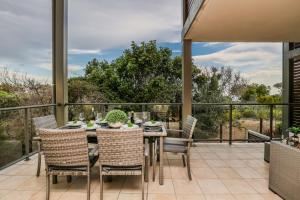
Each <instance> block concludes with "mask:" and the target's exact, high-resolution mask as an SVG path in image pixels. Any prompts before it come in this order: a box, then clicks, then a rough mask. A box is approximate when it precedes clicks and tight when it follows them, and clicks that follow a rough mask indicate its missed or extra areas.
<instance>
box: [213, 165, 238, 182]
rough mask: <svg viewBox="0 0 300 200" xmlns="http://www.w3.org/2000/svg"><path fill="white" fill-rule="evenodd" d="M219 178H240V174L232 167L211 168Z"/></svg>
mask: <svg viewBox="0 0 300 200" xmlns="http://www.w3.org/2000/svg"><path fill="white" fill-rule="evenodd" d="M212 170H213V171H214V172H215V174H216V175H217V176H218V178H219V179H240V178H241V176H240V175H239V174H238V173H236V171H234V170H233V169H232V168H229V167H227V168H220V167H219V168H212Z"/></svg>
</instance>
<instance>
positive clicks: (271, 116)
mask: <svg viewBox="0 0 300 200" xmlns="http://www.w3.org/2000/svg"><path fill="white" fill-rule="evenodd" d="M192 105H193V109H192V110H193V111H192V113H193V115H194V116H197V109H195V108H196V107H206V108H207V107H210V108H211V107H214V106H225V107H227V112H228V131H229V137H228V139H224V138H223V136H222V135H223V129H222V128H220V129H219V130H220V134H219V136H220V137H219V138H215V139H194V140H195V141H196V142H205V141H206V142H224V141H227V142H229V144H232V142H266V141H270V140H273V139H275V140H279V139H282V137H283V134H284V130H282V131H281V134H282V135H281V137H277V138H273V135H274V109H275V108H278V107H279V106H280V107H282V108H281V111H282V113H283V112H284V111H283V109H284V107H286V108H287V109H289V108H290V107H293V106H299V105H300V104H299V103H193V104H192ZM249 106H257V107H267V108H268V110H269V113H268V116H269V118H268V119H269V129H268V130H269V132H268V135H267V136H269V138H270V139H269V140H265V139H251V138H250V139H249V138H246V139H234V138H233V127H234V125H233V124H234V119H233V111H234V110H235V109H236V108H241V107H249ZM224 110H226V109H224ZM284 117H287V116H284ZM283 120H284V119H283V118H282V119H281V122H282V121H283ZM222 124H223V123H220V124H219V126H220V127H222ZM286 125H288V124H286ZM262 129H263V128H262V120H261V119H260V120H259V131H258V132H259V133H262V132H263V131H262Z"/></svg>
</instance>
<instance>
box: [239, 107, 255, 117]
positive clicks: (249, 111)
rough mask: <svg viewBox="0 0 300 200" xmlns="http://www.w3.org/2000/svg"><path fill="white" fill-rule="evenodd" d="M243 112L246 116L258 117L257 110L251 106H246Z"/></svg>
mask: <svg viewBox="0 0 300 200" xmlns="http://www.w3.org/2000/svg"><path fill="white" fill-rule="evenodd" d="M241 114H242V116H243V117H244V118H255V117H256V113H255V111H254V110H253V109H251V108H245V109H244V110H243V111H242V113H241Z"/></svg>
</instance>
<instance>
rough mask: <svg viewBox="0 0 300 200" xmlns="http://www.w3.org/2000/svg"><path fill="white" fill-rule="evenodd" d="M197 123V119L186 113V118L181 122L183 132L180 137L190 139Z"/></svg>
mask: <svg viewBox="0 0 300 200" xmlns="http://www.w3.org/2000/svg"><path fill="white" fill-rule="evenodd" d="M196 123H197V119H196V118H194V117H192V116H190V115H188V116H187V118H186V120H185V121H184V123H183V129H182V130H183V133H182V137H183V138H189V139H191V138H192V137H193V132H194V129H195V126H196Z"/></svg>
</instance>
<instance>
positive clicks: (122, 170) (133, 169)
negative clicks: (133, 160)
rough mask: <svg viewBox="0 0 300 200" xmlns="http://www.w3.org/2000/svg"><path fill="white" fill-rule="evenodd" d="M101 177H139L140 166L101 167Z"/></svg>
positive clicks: (140, 172)
mask: <svg viewBox="0 0 300 200" xmlns="http://www.w3.org/2000/svg"><path fill="white" fill-rule="evenodd" d="M102 174H103V175H141V174H142V166H141V165H138V166H103V168H102Z"/></svg>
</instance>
